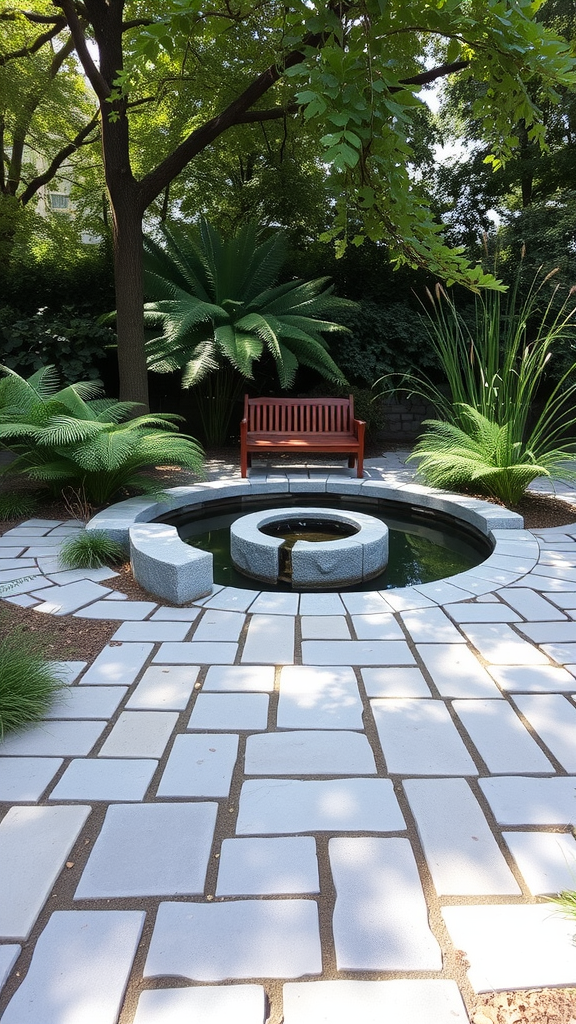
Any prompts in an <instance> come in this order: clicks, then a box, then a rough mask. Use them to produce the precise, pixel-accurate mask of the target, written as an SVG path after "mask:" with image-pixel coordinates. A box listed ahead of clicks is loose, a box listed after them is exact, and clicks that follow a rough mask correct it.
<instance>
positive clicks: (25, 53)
mask: <svg viewBox="0 0 576 1024" xmlns="http://www.w3.org/2000/svg"><path fill="white" fill-rule="evenodd" d="M63 28H66V19H65V18H59V19H58V20H57V22H54V24H53V27H52V28H50V29H48V31H47V32H42V34H41V35H39V36H38V37H37V38H36V39H35V40H34V42H33V43H30V46H22V47H21V48H20V49H19V50H13V51H12V53H4V54H0V67H5V66H6V64H8V62H9V61H11V60H18V58H19V57H30V56H31V55H32V54H33V53H37V51H38V50H40V49H41V48H42V47H43V46H44V44H45V43H49V42H50V40H51V39H54V37H55V36H57V35H58V33H59V32H61V31H62V29H63Z"/></svg>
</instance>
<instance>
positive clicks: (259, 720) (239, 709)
mask: <svg viewBox="0 0 576 1024" xmlns="http://www.w3.org/2000/svg"><path fill="white" fill-rule="evenodd" d="M268 699H269V698H268V694H266V693H199V694H198V697H197V698H196V702H195V704H194V707H193V709H192V714H191V715H190V720H189V722H188V725H187V728H188V729H211V730H212V731H214V730H220V729H224V730H227V729H265V728H266V727H267V725H268Z"/></svg>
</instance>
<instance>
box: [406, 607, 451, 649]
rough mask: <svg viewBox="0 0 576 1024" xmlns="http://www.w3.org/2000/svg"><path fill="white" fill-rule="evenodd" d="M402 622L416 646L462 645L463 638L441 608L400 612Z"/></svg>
mask: <svg viewBox="0 0 576 1024" xmlns="http://www.w3.org/2000/svg"><path fill="white" fill-rule="evenodd" d="M402 620H403V622H404V625H405V626H406V629H407V630H408V632H409V633H410V636H411V637H412V640H413V641H414V643H416V644H420V643H422V644H426V643H432V644H437V643H450V644H464V643H466V640H465V638H464V637H463V636H462V634H461V633H459V631H458V630H457V629H456V627H455V626H454V624H453V623H452V622H450V619H449V618H448V616H447V615H445V614H444V612H443V611H442V609H441V608H425V609H423V610H422V611H412V612H402Z"/></svg>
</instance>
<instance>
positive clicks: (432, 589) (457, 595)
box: [398, 574, 491, 611]
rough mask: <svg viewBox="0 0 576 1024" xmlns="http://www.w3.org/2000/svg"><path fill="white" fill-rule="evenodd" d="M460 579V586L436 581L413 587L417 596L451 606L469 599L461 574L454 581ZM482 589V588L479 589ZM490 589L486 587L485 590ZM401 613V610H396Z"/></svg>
mask: <svg viewBox="0 0 576 1024" xmlns="http://www.w3.org/2000/svg"><path fill="white" fill-rule="evenodd" d="M461 577H462V586H458V585H455V584H454V583H449V582H448V581H446V580H438V581H437V582H435V583H423V584H422V585H420V586H418V587H415V588H414V589H415V590H417V591H418V593H419V594H423V595H424V597H429V598H430V599H431V600H432V601H435V602H436V604H453V603H455V602H456V601H465V600H466V598H467V597H470V593H471V590H470V588H469V587H466V586H465V580H464V578H463V574H460V576H458V577H453V578H454V579H456V578H458V579H460V578H461ZM480 589H482V588H480ZM490 589H491V588H490V587H489V586H488V585H487V586H486V590H490ZM398 610H399V611H401V610H402V609H398Z"/></svg>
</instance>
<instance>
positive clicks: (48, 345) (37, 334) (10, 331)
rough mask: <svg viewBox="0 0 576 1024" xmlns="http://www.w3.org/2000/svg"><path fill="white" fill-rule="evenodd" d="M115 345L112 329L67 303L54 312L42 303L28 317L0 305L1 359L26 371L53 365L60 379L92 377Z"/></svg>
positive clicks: (15, 368) (95, 375) (96, 374)
mask: <svg viewBox="0 0 576 1024" xmlns="http://www.w3.org/2000/svg"><path fill="white" fill-rule="evenodd" d="M114 344H115V335H114V332H113V331H112V330H111V329H110V328H109V327H104V326H103V325H102V324H99V323H98V322H97V321H96V320H95V319H94V317H92V316H89V315H87V314H85V313H83V312H81V311H80V310H75V309H74V308H73V307H71V306H63V307H62V308H61V310H60V311H59V312H57V313H53V312H51V311H50V310H49V309H48V308H47V307H46V306H43V307H42V308H41V309H39V310H37V311H36V312H35V313H34V314H33V315H32V316H25V315H24V316H23V315H22V314H19V313H17V312H16V311H15V310H12V309H10V308H9V307H7V306H5V307H3V308H1V307H0V347H1V349H2V352H3V358H4V362H5V364H6V365H7V366H9V367H10V368H11V369H12V370H16V371H17V372H18V373H22V374H26V372H32V371H35V370H40V369H41V368H42V367H43V366H46V365H47V364H50V365H54V366H55V367H56V369H57V371H58V373H59V375H60V376H61V377H63V378H64V380H69V381H71V382H74V381H78V380H87V379H88V380H96V379H97V378H98V363H101V362H102V360H103V358H104V356H105V352H106V349H107V348H110V347H111V346H113V345H114Z"/></svg>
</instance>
